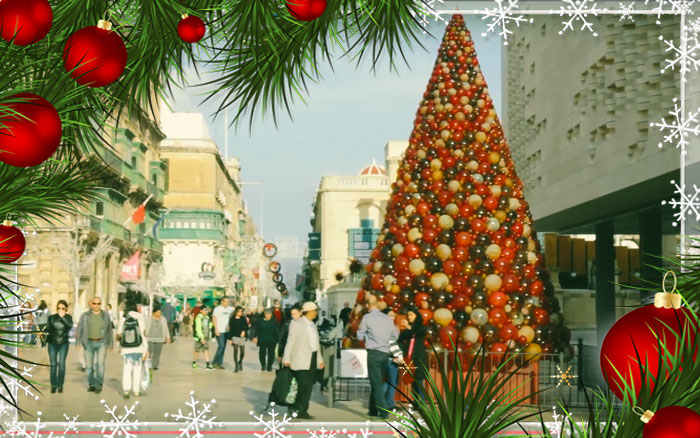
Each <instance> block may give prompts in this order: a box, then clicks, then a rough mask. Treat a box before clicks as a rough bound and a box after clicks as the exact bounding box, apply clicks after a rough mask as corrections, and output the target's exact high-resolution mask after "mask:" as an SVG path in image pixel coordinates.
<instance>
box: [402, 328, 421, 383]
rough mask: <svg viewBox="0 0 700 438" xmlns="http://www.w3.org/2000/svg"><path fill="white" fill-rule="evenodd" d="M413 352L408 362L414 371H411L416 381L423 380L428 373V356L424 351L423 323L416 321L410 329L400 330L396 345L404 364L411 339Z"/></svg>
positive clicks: (407, 358) (407, 359)
mask: <svg viewBox="0 0 700 438" xmlns="http://www.w3.org/2000/svg"><path fill="white" fill-rule="evenodd" d="M414 338H415V341H414V342H413V351H412V353H411V357H410V360H411V361H412V362H413V366H415V367H416V369H415V370H414V371H413V373H414V375H415V377H416V380H425V376H426V373H427V371H428V355H427V354H426V351H425V326H424V325H423V321H421V320H420V318H419V319H416V321H414V322H413V325H412V326H411V328H410V329H406V330H401V333H399V340H398V344H399V346H400V347H401V351H402V352H403V355H404V358H405V360H406V362H408V361H409V357H408V350H409V348H410V346H411V339H414Z"/></svg>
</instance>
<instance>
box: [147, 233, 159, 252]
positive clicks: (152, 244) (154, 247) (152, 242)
mask: <svg viewBox="0 0 700 438" xmlns="http://www.w3.org/2000/svg"><path fill="white" fill-rule="evenodd" d="M145 248H146V249H149V250H151V251H154V252H159V253H161V254H162V253H163V244H162V243H160V242H159V241H157V240H156V239H154V238H153V237H151V236H146V246H145Z"/></svg>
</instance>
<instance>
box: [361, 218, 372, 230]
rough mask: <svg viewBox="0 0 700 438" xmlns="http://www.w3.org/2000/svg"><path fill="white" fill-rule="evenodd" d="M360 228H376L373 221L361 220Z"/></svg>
mask: <svg viewBox="0 0 700 438" xmlns="http://www.w3.org/2000/svg"><path fill="white" fill-rule="evenodd" d="M360 228H374V221H373V220H372V219H360Z"/></svg>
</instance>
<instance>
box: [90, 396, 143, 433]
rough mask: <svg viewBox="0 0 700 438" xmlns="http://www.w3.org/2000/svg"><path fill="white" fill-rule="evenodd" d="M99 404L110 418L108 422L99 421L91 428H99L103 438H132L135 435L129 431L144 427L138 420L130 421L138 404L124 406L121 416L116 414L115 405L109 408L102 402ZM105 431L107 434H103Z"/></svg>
mask: <svg viewBox="0 0 700 438" xmlns="http://www.w3.org/2000/svg"><path fill="white" fill-rule="evenodd" d="M100 403H102V405H103V406H104V407H105V412H106V413H108V414H109V415H110V417H112V418H110V420H109V421H104V420H103V421H100V423H99V424H96V425H93V426H97V427H99V428H100V429H101V432H100V433H102V434H103V436H104V437H105V438H115V437H121V436H123V437H124V438H134V437H135V436H136V435H135V434H133V433H131V431H134V430H137V429H138V428H139V427H140V426H144V425H145V423H139V420H138V419H136V418H133V419H132V416H133V415H134V411H135V410H136V406H138V405H139V402H134V404H133V405H131V406H129V407H127V406H124V414H123V415H118V414H117V406H116V405H115V406H112V407H110V406H109V405H108V404H106V403H105V401H104V400H100ZM106 431H109V433H105V432H106Z"/></svg>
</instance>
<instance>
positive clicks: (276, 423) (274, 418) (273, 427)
mask: <svg viewBox="0 0 700 438" xmlns="http://www.w3.org/2000/svg"><path fill="white" fill-rule="evenodd" d="M267 414H268V415H269V416H270V420H269V421H267V420H265V413H263V414H261V415H256V414H255V412H253V411H250V415H251V416H252V417H253V418H255V420H257V423H256V424H258V425H260V426H262V427H263V431H264V432H265V433H262V434H260V433H256V434H255V436H256V438H291V435H286V434H285V433H284V431H285V429H286V428H287V426H289V425H290V424H292V420H293V419H294V418H296V416H297V415H296V413H295V414H292V415H291V416H290V415H287V414H284V415H282V416H280V414H279V413H277V411H275V404H274V403H270V410H269V411H268V412H267Z"/></svg>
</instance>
